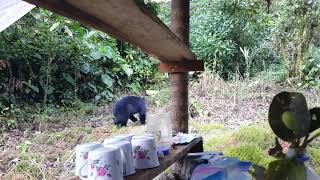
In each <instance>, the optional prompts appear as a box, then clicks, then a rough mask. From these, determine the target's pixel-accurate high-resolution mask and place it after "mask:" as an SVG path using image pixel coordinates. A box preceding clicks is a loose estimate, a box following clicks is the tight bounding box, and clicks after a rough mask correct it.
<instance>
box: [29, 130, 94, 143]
mask: <svg viewBox="0 0 320 180" xmlns="http://www.w3.org/2000/svg"><path fill="white" fill-rule="evenodd" d="M91 132H92V129H91V128H85V127H79V128H70V129H65V130H63V131H60V132H53V133H42V134H39V135H36V136H35V137H34V138H33V142H35V143H36V144H48V145H53V144H55V143H56V142H58V141H63V142H66V143H68V144H75V143H77V141H78V140H79V137H81V136H82V137H85V136H87V135H88V134H90V133H91Z"/></svg>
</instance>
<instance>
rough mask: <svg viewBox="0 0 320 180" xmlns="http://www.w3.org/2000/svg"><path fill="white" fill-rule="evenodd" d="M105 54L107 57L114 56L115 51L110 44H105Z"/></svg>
mask: <svg viewBox="0 0 320 180" xmlns="http://www.w3.org/2000/svg"><path fill="white" fill-rule="evenodd" d="M106 56H107V57H108V58H109V59H112V58H114V57H115V52H114V50H113V49H112V47H110V46H107V54H106Z"/></svg>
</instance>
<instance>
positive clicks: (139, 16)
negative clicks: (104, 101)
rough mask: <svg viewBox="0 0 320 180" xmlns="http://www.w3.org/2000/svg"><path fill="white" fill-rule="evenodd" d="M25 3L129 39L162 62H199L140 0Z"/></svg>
mask: <svg viewBox="0 0 320 180" xmlns="http://www.w3.org/2000/svg"><path fill="white" fill-rule="evenodd" d="M25 1H27V2H29V3H32V4H35V5H37V6H39V7H42V8H45V9H48V10H50V11H53V12H55V13H58V14H61V15H63V16H66V17H68V18H71V19H74V20H76V21H79V22H80V23H82V24H85V25H88V26H91V27H93V28H96V29H98V30H101V31H103V32H106V33H108V34H110V35H111V36H114V37H115V38H117V39H121V40H125V41H127V42H129V43H131V44H133V45H135V46H137V47H139V48H141V49H142V50H143V51H145V52H146V53H149V54H150V55H153V56H154V57H156V58H158V59H159V60H160V61H163V62H170V61H188V60H191V61H192V60H196V56H195V55H194V54H193V53H192V52H191V51H190V49H189V48H188V47H187V46H186V45H185V44H184V43H183V42H182V41H181V40H180V39H179V38H178V37H177V36H176V35H175V34H174V33H173V32H171V30H170V29H169V28H168V27H167V26H166V25H165V24H164V23H163V22H162V21H161V20H160V19H159V18H158V17H156V16H154V15H152V13H150V12H149V10H148V9H147V8H146V7H145V5H144V4H143V3H141V1H140V0H25ZM200 62H201V63H203V62H202V61H200Z"/></svg>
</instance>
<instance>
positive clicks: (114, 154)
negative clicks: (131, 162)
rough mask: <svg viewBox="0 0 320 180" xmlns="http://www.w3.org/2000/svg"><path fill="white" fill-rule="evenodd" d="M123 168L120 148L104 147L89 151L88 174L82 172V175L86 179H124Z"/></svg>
mask: <svg viewBox="0 0 320 180" xmlns="http://www.w3.org/2000/svg"><path fill="white" fill-rule="evenodd" d="M83 167H84V166H83ZM122 168H123V165H122V163H121V152H120V148H118V147H116V146H108V147H103V148H99V149H96V150H93V151H90V152H89V156H88V176H87V177H85V176H84V175H83V174H80V177H81V179H85V180H123V175H122ZM80 172H82V171H80Z"/></svg>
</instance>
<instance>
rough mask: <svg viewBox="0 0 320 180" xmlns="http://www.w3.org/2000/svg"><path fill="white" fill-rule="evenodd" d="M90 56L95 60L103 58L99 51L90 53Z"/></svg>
mask: <svg viewBox="0 0 320 180" xmlns="http://www.w3.org/2000/svg"><path fill="white" fill-rule="evenodd" d="M90 56H91V57H92V58H93V59H94V60H98V59H101V58H102V55H101V54H100V53H99V52H96V51H94V52H91V53H90Z"/></svg>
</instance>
